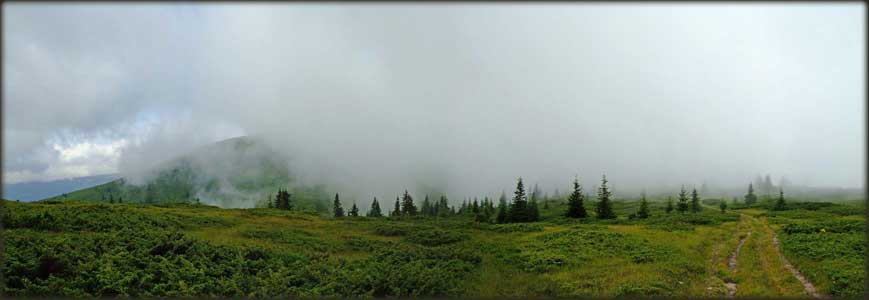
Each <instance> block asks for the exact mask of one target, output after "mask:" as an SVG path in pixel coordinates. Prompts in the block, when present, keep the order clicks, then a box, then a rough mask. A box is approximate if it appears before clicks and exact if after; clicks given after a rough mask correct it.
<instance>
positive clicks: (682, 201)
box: [676, 185, 688, 213]
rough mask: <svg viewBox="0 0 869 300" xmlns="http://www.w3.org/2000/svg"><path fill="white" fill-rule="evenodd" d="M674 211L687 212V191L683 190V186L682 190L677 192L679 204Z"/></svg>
mask: <svg viewBox="0 0 869 300" xmlns="http://www.w3.org/2000/svg"><path fill="white" fill-rule="evenodd" d="M676 210H677V211H679V212H680V213H684V212H687V211H688V191H687V190H685V186H684V185H683V186H682V189H681V190H680V191H679V203H678V204H677V206H676Z"/></svg>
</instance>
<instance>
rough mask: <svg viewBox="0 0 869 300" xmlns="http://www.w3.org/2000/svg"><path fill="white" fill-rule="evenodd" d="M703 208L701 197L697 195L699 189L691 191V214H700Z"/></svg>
mask: <svg viewBox="0 0 869 300" xmlns="http://www.w3.org/2000/svg"><path fill="white" fill-rule="evenodd" d="M701 209H702V208H701V207H700V195H698V194H697V189H696V188H694V189H693V190H692V191H691V212H693V213H695V214H696V213H699V212H700V210H701Z"/></svg>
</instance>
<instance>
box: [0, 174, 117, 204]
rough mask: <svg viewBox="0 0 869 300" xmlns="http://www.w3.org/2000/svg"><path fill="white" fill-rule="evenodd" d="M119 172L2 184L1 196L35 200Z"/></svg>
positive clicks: (107, 179) (114, 176)
mask: <svg viewBox="0 0 869 300" xmlns="http://www.w3.org/2000/svg"><path fill="white" fill-rule="evenodd" d="M120 177H121V175H119V174H103V175H94V176H86V177H77V178H69V179H61V180H53V181H44V182H23V183H12V184H4V185H3V198H5V199H14V200H21V201H35V200H39V199H45V198H48V197H54V196H58V195H62V194H63V193H69V192H72V191H75V190H80V189H84V188H89V187H92V186H96V185H100V184H104V183H107V182H110V181H113V180H115V179H118V178H120Z"/></svg>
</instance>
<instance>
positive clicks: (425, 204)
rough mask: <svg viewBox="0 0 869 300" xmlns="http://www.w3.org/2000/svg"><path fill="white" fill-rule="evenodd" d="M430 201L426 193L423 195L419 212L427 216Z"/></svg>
mask: <svg viewBox="0 0 869 300" xmlns="http://www.w3.org/2000/svg"><path fill="white" fill-rule="evenodd" d="M430 210H431V203H430V202H429V200H428V194H426V195H425V199H423V200H422V205H421V206H420V207H419V213H420V214H422V215H424V216H427V215H429V214H430Z"/></svg>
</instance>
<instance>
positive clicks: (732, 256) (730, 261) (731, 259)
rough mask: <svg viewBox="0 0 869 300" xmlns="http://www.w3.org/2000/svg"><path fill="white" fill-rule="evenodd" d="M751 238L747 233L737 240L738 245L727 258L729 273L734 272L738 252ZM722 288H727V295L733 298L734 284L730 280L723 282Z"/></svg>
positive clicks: (734, 293)
mask: <svg viewBox="0 0 869 300" xmlns="http://www.w3.org/2000/svg"><path fill="white" fill-rule="evenodd" d="M749 237H751V231H748V232H747V233H746V234H745V236H744V237H742V238H741V239H739V245H737V246H736V250H733V253H731V254H730V257H728V258H727V268H728V269H730V271H731V272H733V271H734V270H736V262H737V261H736V259H737V258H738V257H739V251H740V250H742V246H743V245H745V241H746V240H748V238H749ZM724 286H725V287H726V288H727V295H728V296H734V295H736V283H735V282H732V281H730V280H727V281H725V282H724Z"/></svg>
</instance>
